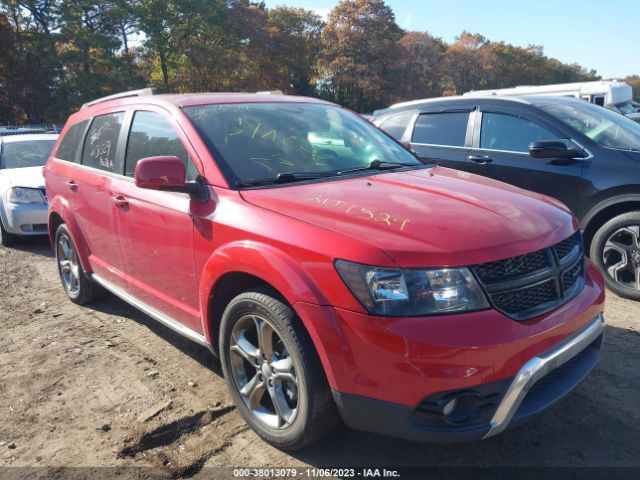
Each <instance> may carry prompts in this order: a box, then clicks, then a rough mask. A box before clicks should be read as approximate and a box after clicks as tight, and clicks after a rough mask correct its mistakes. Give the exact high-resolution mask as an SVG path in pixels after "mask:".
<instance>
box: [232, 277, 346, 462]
mask: <svg viewBox="0 0 640 480" xmlns="http://www.w3.org/2000/svg"><path fill="white" fill-rule="evenodd" d="M220 356H221V360H222V369H223V371H224V376H225V379H226V382H227V386H228V387H229V390H230V391H231V395H232V397H233V400H234V402H235V404H236V406H237V407H238V410H239V411H240V414H241V415H242V416H243V418H244V419H245V421H246V422H247V423H248V424H249V425H250V426H251V428H253V429H254V430H255V431H256V433H258V435H260V436H261V437H262V438H263V439H264V440H266V441H267V442H268V443H270V444H272V445H274V446H275V447H278V448H282V449H287V450H295V449H299V448H302V447H305V446H306V445H309V444H311V443H313V442H314V441H316V440H318V439H319V438H321V437H322V436H324V435H326V434H327V433H329V432H330V431H331V430H333V429H334V428H335V427H336V426H337V424H338V423H339V415H338V413H337V409H336V406H335V403H334V401H333V396H332V394H331V390H330V389H329V385H328V383H327V380H326V378H325V375H324V371H323V369H322V364H321V363H320V359H319V358H318V355H317V353H316V350H315V347H314V345H313V342H312V341H311V338H310V337H309V334H308V333H307V331H306V330H305V329H304V327H303V326H302V324H301V323H300V321H299V320H298V318H297V317H296V315H295V313H294V312H293V310H292V309H291V307H289V306H288V305H287V304H285V303H284V302H282V301H281V300H279V299H278V298H277V296H276V295H275V294H274V293H273V292H271V291H270V290H267V289H256V290H255V291H250V292H246V293H243V294H241V295H238V296H237V297H235V298H234V299H233V300H232V301H231V302H230V303H229V305H228V306H227V308H226V309H225V311H224V313H223V316H222V323H221V326H220Z"/></svg>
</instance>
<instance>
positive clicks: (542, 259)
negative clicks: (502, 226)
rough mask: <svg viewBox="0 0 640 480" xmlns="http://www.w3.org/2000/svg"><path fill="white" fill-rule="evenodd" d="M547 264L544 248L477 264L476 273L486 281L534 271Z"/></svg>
mask: <svg viewBox="0 0 640 480" xmlns="http://www.w3.org/2000/svg"><path fill="white" fill-rule="evenodd" d="M548 266H549V259H548V258H547V255H546V253H545V252H544V250H540V251H538V252H533V253H529V254H527V255H520V256H518V257H512V258H507V259H506V260H499V261H497V262H489V263H483V264H481V265H477V266H476V275H478V277H479V278H480V280H482V281H485V282H486V281H492V280H496V279H504V278H505V277H513V276H517V275H523V274H527V273H531V272H535V271H536V270H540V269H542V268H546V267H548Z"/></svg>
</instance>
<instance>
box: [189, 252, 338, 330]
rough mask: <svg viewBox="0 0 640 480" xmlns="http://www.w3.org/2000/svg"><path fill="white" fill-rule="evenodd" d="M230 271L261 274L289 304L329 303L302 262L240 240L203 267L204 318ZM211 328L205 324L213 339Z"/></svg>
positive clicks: (201, 299)
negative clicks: (211, 298)
mask: <svg viewBox="0 0 640 480" xmlns="http://www.w3.org/2000/svg"><path fill="white" fill-rule="evenodd" d="M228 273H246V274H249V275H253V276H255V277H258V278H260V279H261V280H263V281H265V282H266V283H268V284H269V285H271V286H272V287H273V288H275V289H276V290H277V291H278V292H279V293H280V294H281V295H282V296H283V297H284V298H285V299H286V300H287V302H289V304H290V305H293V304H294V303H295V302H297V301H303V302H307V303H313V304H316V305H327V304H328V302H327V300H326V298H325V297H324V295H323V294H322V292H321V291H320V290H319V289H318V287H317V286H316V285H315V283H314V282H313V280H312V279H311V278H310V277H309V275H308V274H307V273H306V272H305V271H304V270H303V269H302V267H301V265H300V264H299V263H298V262H297V261H295V260H294V259H293V258H291V257H290V256H289V255H287V254H286V253H285V252H283V251H282V250H279V249H277V248H275V247H273V246H271V245H266V244H264V243H259V242H254V241H238V242H232V243H229V244H226V245H224V246H222V247H220V248H218V249H216V250H215V251H214V252H213V253H212V254H211V256H210V257H209V259H208V260H207V261H206V263H205V265H204V268H203V269H202V275H201V276H200V288H199V298H200V308H201V311H202V312H203V316H202V317H203V319H207V318H210V317H209V314H210V313H211V312H210V309H211V302H210V301H209V298H210V296H211V293H212V292H213V290H214V289H215V287H216V285H217V283H218V281H219V280H220V279H221V278H222V277H223V276H224V275H226V274H228ZM205 323H206V322H205ZM208 328H209V327H208V325H204V330H205V332H206V333H207V339H210V336H209V334H210V332H207V330H208Z"/></svg>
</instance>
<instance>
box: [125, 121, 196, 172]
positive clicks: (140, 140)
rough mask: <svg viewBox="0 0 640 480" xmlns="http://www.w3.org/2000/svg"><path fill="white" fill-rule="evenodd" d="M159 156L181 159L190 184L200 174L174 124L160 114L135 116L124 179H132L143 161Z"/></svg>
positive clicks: (128, 144) (128, 143)
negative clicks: (127, 177)
mask: <svg viewBox="0 0 640 480" xmlns="http://www.w3.org/2000/svg"><path fill="white" fill-rule="evenodd" d="M158 156H173V157H178V158H180V159H181V160H182V161H183V162H184V164H185V165H184V166H185V169H186V172H187V180H195V178H196V177H197V175H198V172H197V170H196V168H195V166H194V165H193V162H192V161H191V160H190V158H189V154H188V153H187V150H186V149H185V147H184V145H183V144H182V141H181V140H180V137H178V133H177V132H176V131H175V130H174V129H173V127H172V126H171V124H170V123H169V122H168V121H167V120H165V119H164V118H163V117H162V115H160V114H158V113H155V112H145V111H139V112H136V113H135V116H134V117H133V122H132V124H131V131H130V133H129V141H128V142H127V155H126V160H125V175H127V176H129V177H133V172H134V171H135V169H136V164H137V163H138V161H139V160H140V159H142V158H147V157H158Z"/></svg>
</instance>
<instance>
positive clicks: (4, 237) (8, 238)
mask: <svg viewBox="0 0 640 480" xmlns="http://www.w3.org/2000/svg"><path fill="white" fill-rule="evenodd" d="M19 241H20V237H19V236H18V235H14V234H13V233H9V232H7V230H6V229H5V228H4V225H3V224H2V219H0V245H2V246H3V247H11V246H13V245H15V244H16V243H18V242H19Z"/></svg>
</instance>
